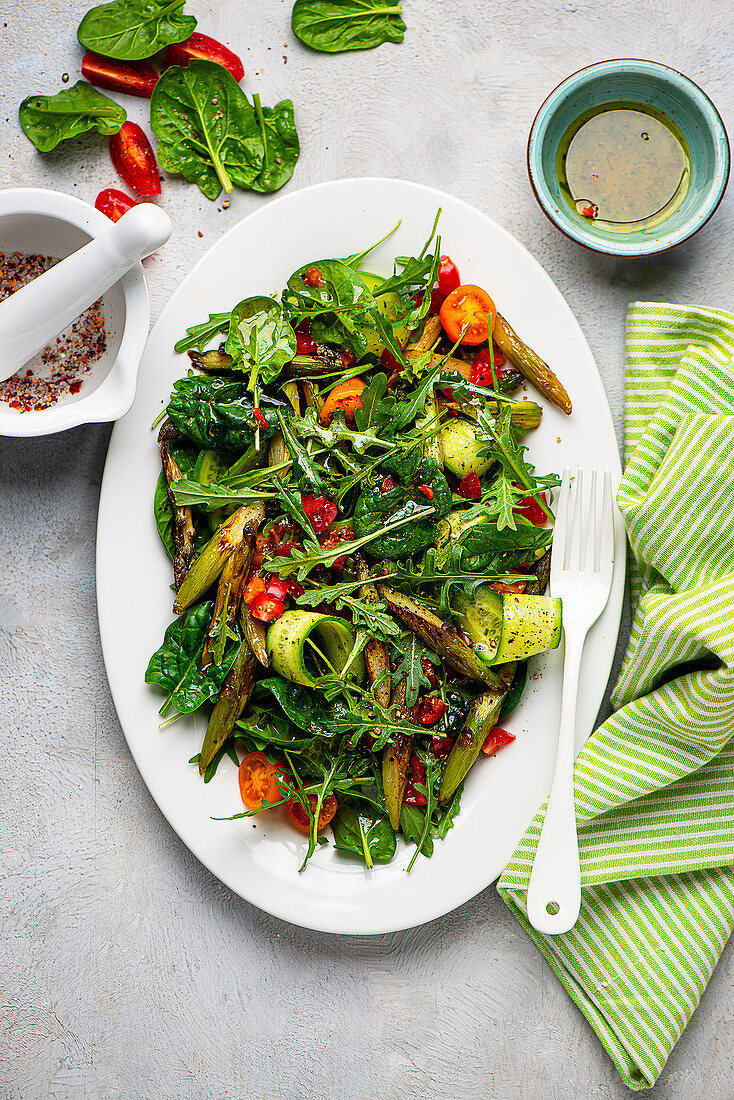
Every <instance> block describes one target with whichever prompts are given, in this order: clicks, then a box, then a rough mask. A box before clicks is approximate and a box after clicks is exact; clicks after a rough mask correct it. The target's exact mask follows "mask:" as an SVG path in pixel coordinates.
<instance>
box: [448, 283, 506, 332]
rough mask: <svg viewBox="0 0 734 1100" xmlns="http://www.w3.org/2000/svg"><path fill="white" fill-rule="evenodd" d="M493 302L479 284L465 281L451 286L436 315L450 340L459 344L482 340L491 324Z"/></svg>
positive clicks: (493, 313)
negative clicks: (463, 283)
mask: <svg viewBox="0 0 734 1100" xmlns="http://www.w3.org/2000/svg"><path fill="white" fill-rule="evenodd" d="M496 314H497V310H496V309H495V305H494V302H493V301H492V299H491V298H490V296H489V294H487V292H486V290H482V288H481V287H480V286H474V285H473V284H472V283H466V284H465V285H464V286H458V287H457V288H456V290H452V291H451V293H450V294H449V296H448V297H447V298H446V299H445V300H444V303H443V305H442V306H441V310H440V312H439V317H440V318H441V324H442V325H443V327H444V331H445V333H446V335H447V336H448V338H449V340H451V341H453V342H454V343H456V341H457V340H459V339H461V343H462V344H468V345H470V346H471V345H474V344H483V343H484V341H485V340H487V339H488V337H489V334H490V332H491V331H492V329H493V328H494V319H495V316H496Z"/></svg>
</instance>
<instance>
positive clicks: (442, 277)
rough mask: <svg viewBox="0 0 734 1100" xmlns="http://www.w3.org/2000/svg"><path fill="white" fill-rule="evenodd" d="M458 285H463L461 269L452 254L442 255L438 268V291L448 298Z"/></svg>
mask: <svg viewBox="0 0 734 1100" xmlns="http://www.w3.org/2000/svg"><path fill="white" fill-rule="evenodd" d="M457 286H461V275H459V269H458V267H457V266H456V264H455V263H454V261H453V260H452V259H451V257H450V256H442V257H441V263H440V265H439V268H438V293H439V294H440V295H441V297H442V298H448V296H449V294H450V293H451V291H452V290H456V288H457Z"/></svg>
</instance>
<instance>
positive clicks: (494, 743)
mask: <svg viewBox="0 0 734 1100" xmlns="http://www.w3.org/2000/svg"><path fill="white" fill-rule="evenodd" d="M514 740H515V734H514V733H510V731H509V730H503V729H502V726H495V727H494V729H492V730H490V731H489V733H488V734H487V737H486V740H485V742H484V744H483V745H482V752H484V753H486V754H487V756H494V754H495V753H496V752H498V751H499V749H503V748H504V747H505V745H511V744H512V742H513V741H514Z"/></svg>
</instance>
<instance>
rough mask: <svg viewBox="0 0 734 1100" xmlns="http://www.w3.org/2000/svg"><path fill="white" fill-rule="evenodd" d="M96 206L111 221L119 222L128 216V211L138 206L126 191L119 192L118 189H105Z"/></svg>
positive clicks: (99, 195)
mask: <svg viewBox="0 0 734 1100" xmlns="http://www.w3.org/2000/svg"><path fill="white" fill-rule="evenodd" d="M94 205H95V207H96V208H97V210H99V211H100V213H102V214H105V215H106V216H107V217H108V218H109V219H110V221H113V222H119V220H120V218H121V217H122V215H123V214H127V212H128V210H132V208H133V207H134V206H137V205H138V204H137V202H136V201H135V199H131V198H130V196H129V195H126V194H125V192H124V191H118V190H117V188H116V187H105V189H104V191H100V193H99V194H98V195H97V198H96V199H95V200H94Z"/></svg>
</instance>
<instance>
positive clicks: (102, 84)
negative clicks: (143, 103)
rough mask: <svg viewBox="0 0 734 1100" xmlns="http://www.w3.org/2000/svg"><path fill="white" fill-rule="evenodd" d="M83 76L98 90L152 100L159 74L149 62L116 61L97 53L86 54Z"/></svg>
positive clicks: (83, 61) (83, 63) (83, 60)
mask: <svg viewBox="0 0 734 1100" xmlns="http://www.w3.org/2000/svg"><path fill="white" fill-rule="evenodd" d="M82 76H83V77H85V78H86V79H87V80H88V81H89V83H90V84H96V85H97V87H98V88H109V89H110V91H113V92H124V93H125V94H126V95H136V96H140V97H141V98H142V99H150V97H151V96H152V94H153V89H154V88H155V86H156V84H157V83H158V73H157V72H156V70H155V69H154V68H153V66H152V65H151V63H150V62H149V61H115V60H113V59H112V58H111V57H101V56H100V54H97V53H85V54H84V57H83V58H82Z"/></svg>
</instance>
